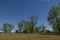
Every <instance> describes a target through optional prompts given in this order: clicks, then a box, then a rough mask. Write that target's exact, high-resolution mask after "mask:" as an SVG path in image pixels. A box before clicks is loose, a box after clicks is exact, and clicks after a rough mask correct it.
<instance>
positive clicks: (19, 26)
mask: <svg viewBox="0 0 60 40" xmlns="http://www.w3.org/2000/svg"><path fill="white" fill-rule="evenodd" d="M22 28H23V22H22V21H21V22H19V23H18V29H19V32H21V30H22Z"/></svg>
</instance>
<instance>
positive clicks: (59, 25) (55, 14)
mask: <svg viewBox="0 0 60 40" xmlns="http://www.w3.org/2000/svg"><path fill="white" fill-rule="evenodd" d="M38 18H39V17H38V16H30V17H29V20H25V19H24V20H22V21H20V22H18V23H17V25H18V30H15V33H41V34H60V4H59V5H58V6H53V7H52V8H51V9H50V10H49V12H48V17H47V20H48V22H49V24H50V25H51V27H52V29H53V30H52V31H50V30H46V26H45V25H44V24H42V25H39V26H37V21H38ZM14 28H15V27H14V25H13V24H9V23H4V24H3V27H2V31H3V32H5V33H11V31H12V30H13V29H14Z"/></svg>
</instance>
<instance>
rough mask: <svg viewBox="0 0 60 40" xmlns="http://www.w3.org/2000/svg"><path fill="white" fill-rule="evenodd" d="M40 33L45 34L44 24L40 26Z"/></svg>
mask: <svg viewBox="0 0 60 40" xmlns="http://www.w3.org/2000/svg"><path fill="white" fill-rule="evenodd" d="M39 28H40V33H45V30H46V26H45V25H44V24H42V25H40V27H39Z"/></svg>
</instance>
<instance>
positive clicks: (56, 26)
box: [48, 5, 60, 33]
mask: <svg viewBox="0 0 60 40" xmlns="http://www.w3.org/2000/svg"><path fill="white" fill-rule="evenodd" d="M48 22H49V24H50V25H51V26H52V28H53V31H54V33H56V32H60V5H58V6H53V7H52V8H51V10H50V11H49V15H48Z"/></svg>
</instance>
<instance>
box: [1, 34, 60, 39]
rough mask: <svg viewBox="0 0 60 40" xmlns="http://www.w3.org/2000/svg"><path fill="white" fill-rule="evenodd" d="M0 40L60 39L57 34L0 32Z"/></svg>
mask: <svg viewBox="0 0 60 40" xmlns="http://www.w3.org/2000/svg"><path fill="white" fill-rule="evenodd" d="M0 40H60V36H59V35H40V34H10V35H8V34H4V36H2V35H1V34H0Z"/></svg>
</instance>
